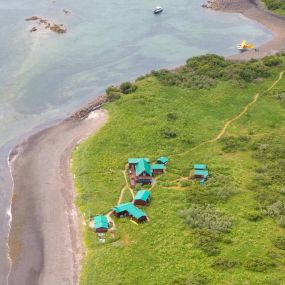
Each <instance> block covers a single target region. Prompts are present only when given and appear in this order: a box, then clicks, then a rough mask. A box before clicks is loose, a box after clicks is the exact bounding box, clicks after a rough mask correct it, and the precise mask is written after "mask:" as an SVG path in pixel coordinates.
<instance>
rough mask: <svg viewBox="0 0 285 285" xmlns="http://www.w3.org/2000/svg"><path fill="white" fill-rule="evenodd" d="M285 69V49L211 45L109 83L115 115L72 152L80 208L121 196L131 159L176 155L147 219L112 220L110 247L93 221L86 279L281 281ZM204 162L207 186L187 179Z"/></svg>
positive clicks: (103, 205)
mask: <svg viewBox="0 0 285 285" xmlns="http://www.w3.org/2000/svg"><path fill="white" fill-rule="evenodd" d="M283 70H285V56H279V57H273V58H267V59H264V60H261V61H258V62H257V61H250V62H247V63H233V62H230V61H226V60H224V59H223V58H221V57H218V56H214V55H210V56H202V57H198V58H192V59H190V60H188V61H187V64H186V65H185V66H184V67H182V68H180V69H178V70H176V71H171V72H170V71H167V70H162V71H159V72H153V73H152V74H150V75H148V76H145V77H142V78H139V79H138V80H137V81H136V82H135V85H136V88H133V86H128V84H125V85H123V86H121V87H122V88H121V89H119V88H110V89H108V93H109V97H110V99H112V100H114V101H113V102H112V103H109V104H107V105H106V107H105V108H106V109H107V110H108V112H109V116H110V119H109V122H108V123H107V125H106V126H105V127H104V128H103V129H102V130H101V131H100V133H99V134H98V135H95V136H93V137H91V138H89V139H88V140H87V141H85V142H83V143H82V144H80V145H79V146H78V147H77V149H76V150H75V151H74V153H73V161H74V163H73V167H74V172H75V175H76V179H75V182H76V186H77V188H78V195H77V204H78V206H79V208H80V210H81V211H82V213H83V214H84V215H85V216H86V217H88V216H89V215H91V214H92V215H95V214H101V213H106V212H108V210H110V209H111V208H112V207H113V206H115V205H116V202H117V199H118V197H119V194H120V191H121V189H122V188H123V187H124V185H125V180H124V175H123V172H122V171H123V170H124V168H125V164H126V162H127V158H128V157H149V158H150V159H152V160H155V159H156V158H157V157H158V156H161V155H167V156H169V157H170V163H169V165H168V166H167V173H166V174H164V175H162V176H161V177H159V178H158V180H157V183H156V185H155V187H154V188H153V189H152V201H151V204H150V205H149V206H148V207H147V208H146V209H145V211H146V212H147V214H148V216H149V218H150V221H149V222H147V223H146V224H143V225H138V226H136V225H134V224H133V223H130V221H129V220H128V219H121V220H118V219H115V222H116V228H117V231H116V235H115V238H111V237H109V238H108V239H107V243H106V244H104V245H100V244H99V243H98V238H97V236H96V234H95V233H94V232H93V231H92V230H90V229H86V231H85V244H86V247H87V255H86V257H85V260H84V264H83V271H82V276H81V284H82V285H92V284H94V285H95V284H96V285H99V284H124V285H127V284H130V285H132V284H142V285H145V284H147V285H152V284H200V285H202V284H217V285H218V284H219V285H220V284H236V285H240V284H274V285H275V284H284V283H285V275H284V269H285V262H284V258H283V256H284V250H285V239H284V236H285V229H284V227H285V195H284V193H285V189H284V186H285V183H284V182H285V179H284V171H285V152H284V144H285V135H284V133H285V132H284V131H285V77H284V78H283V77H282V74H280V72H282V71H283ZM274 83H276V84H274ZM270 87H272V88H271V89H270V90H269V88H270ZM121 91H123V92H124V93H129V94H126V95H125V94H123V93H122V92H121ZM257 93H258V94H259V96H257V97H256V99H257V100H256V101H253V100H254V98H255V96H256V94H257ZM251 102H253V103H254V104H252V105H250V107H249V109H248V110H247V112H244V113H243V111H244V110H246V109H245V107H246V106H247V105H248V104H250V103H251ZM239 114H241V116H240V117H237V115H239ZM235 117H236V119H234V120H233V121H230V120H231V119H233V118H235ZM226 122H231V123H230V124H228V125H227V128H226V129H225V133H224V134H223V136H222V137H221V138H220V139H217V140H215V138H217V136H218V134H219V133H220V132H221V131H222V130H223V128H224V126H225V124H226ZM197 146H198V147H197ZM199 162H205V163H206V164H207V166H208V168H209V171H210V179H209V180H208V182H207V183H206V185H205V186H204V187H201V186H200V185H199V183H197V182H194V181H190V180H188V179H187V177H188V176H189V172H190V170H191V169H192V166H193V164H194V163H199ZM127 195H128V196H127ZM129 199H130V196H129V194H128V192H126V197H125V201H127V200H129Z"/></svg>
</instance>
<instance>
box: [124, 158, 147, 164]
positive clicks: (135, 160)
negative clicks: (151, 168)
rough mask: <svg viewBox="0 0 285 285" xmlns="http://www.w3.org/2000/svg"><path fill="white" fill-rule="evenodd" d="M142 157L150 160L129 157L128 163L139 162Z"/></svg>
mask: <svg viewBox="0 0 285 285" xmlns="http://www.w3.org/2000/svg"><path fill="white" fill-rule="evenodd" d="M140 159H144V160H145V161H147V162H149V159H148V158H128V163H132V164H133V163H134V164H137V163H138V162H139V160H140Z"/></svg>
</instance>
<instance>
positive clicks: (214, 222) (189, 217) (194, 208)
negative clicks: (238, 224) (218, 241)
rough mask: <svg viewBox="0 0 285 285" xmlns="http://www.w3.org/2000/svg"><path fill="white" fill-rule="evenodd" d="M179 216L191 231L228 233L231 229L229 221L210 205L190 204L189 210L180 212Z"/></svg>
mask: <svg viewBox="0 0 285 285" xmlns="http://www.w3.org/2000/svg"><path fill="white" fill-rule="evenodd" d="M180 215H181V216H182V217H183V218H184V221H185V223H186V224H187V225H188V227H190V228H192V229H196V228H198V229H208V230H212V231H216V232H228V231H229V230H230V229H231V227H232V221H231V219H230V218H228V217H227V216H226V215H225V214H224V213H222V212H220V211H219V210H217V209H215V208H214V207H213V206H211V205H197V204H192V205H191V207H190V208H189V209H186V210H184V211H181V212H180Z"/></svg>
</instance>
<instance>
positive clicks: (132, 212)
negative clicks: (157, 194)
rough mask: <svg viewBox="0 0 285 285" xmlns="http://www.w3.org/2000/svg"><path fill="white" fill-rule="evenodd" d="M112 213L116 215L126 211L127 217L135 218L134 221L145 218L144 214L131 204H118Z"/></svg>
mask: <svg viewBox="0 0 285 285" xmlns="http://www.w3.org/2000/svg"><path fill="white" fill-rule="evenodd" d="M113 210H114V211H116V212H117V213H120V212H123V211H127V212H128V213H129V215H131V216H133V217H135V218H136V219H139V218H141V217H144V216H145V217H146V214H145V213H144V212H143V211H142V210H140V209H139V208H137V207H136V206H135V205H134V204H133V203H124V204H119V205H117V206H116V207H114V208H113Z"/></svg>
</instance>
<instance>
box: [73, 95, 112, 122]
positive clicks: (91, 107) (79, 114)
mask: <svg viewBox="0 0 285 285" xmlns="http://www.w3.org/2000/svg"><path fill="white" fill-rule="evenodd" d="M107 102H108V99H107V95H106V94H104V95H101V96H99V97H97V98H96V99H95V100H94V101H93V102H91V103H89V104H88V105H86V106H85V107H83V108H82V109H80V110H78V111H76V112H75V113H74V114H73V115H72V116H71V117H72V119H75V120H83V119H85V118H86V117H88V115H89V114H90V113H91V112H93V111H95V110H98V109H100V108H101V106H102V105H103V104H105V103H107Z"/></svg>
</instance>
